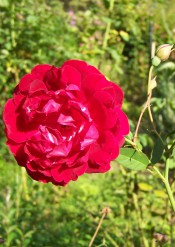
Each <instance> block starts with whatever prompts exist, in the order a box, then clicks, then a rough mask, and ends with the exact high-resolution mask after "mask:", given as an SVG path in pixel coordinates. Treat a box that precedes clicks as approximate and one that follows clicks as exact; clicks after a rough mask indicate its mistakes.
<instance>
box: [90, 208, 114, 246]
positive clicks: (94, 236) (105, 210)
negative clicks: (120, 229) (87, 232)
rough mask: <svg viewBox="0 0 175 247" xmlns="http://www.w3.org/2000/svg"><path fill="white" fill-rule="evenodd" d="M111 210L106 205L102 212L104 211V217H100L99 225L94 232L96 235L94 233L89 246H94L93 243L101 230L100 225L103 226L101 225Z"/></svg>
mask: <svg viewBox="0 0 175 247" xmlns="http://www.w3.org/2000/svg"><path fill="white" fill-rule="evenodd" d="M109 211H110V209H109V208H108V207H106V208H104V209H103V210H102V212H103V214H102V217H101V219H100V221H99V223H98V226H97V228H96V230H95V233H94V235H93V237H92V239H91V241H90V243H89V246H88V247H91V246H92V244H93V242H94V240H95V238H96V236H97V234H98V231H99V229H100V227H101V225H102V223H103V220H104V218H105V216H106V215H107V214H108V213H109Z"/></svg>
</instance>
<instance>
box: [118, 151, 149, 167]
mask: <svg viewBox="0 0 175 247" xmlns="http://www.w3.org/2000/svg"><path fill="white" fill-rule="evenodd" d="M116 161H117V162H118V163H119V164H120V165H122V166H124V167H126V168H129V169H131V170H135V171H139V170H144V169H146V168H147V166H148V164H149V163H150V161H149V159H148V157H147V156H146V155H145V154H144V153H142V152H138V151H136V150H135V149H133V148H121V149H120V155H119V156H118V158H117V160H116Z"/></svg>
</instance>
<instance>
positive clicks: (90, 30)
mask: <svg viewBox="0 0 175 247" xmlns="http://www.w3.org/2000/svg"><path fill="white" fill-rule="evenodd" d="M153 41H154V42H156V45H161V44H163V43H170V44H173V43H174V42H175V1H174V0H159V1H158V0H157V1H156V0H155V1H151V0H142V1H139V0H96V1H93V0H65V1H61V0H35V1H33V0H0V94H1V97H0V112H1V114H2V111H3V107H4V104H5V102H6V100H7V99H8V98H10V97H11V96H12V93H13V89H14V87H15V85H17V83H18V82H19V79H20V77H22V76H23V75H24V74H26V73H28V72H30V70H31V68H32V67H33V66H35V65H36V64H42V63H49V64H53V65H55V66H60V65H61V64H62V63H63V62H64V61H65V60H67V59H82V60H85V61H87V62H88V63H90V64H92V65H94V66H96V67H98V68H99V69H100V70H101V71H102V72H103V73H104V74H105V75H106V76H107V77H108V78H109V79H110V80H112V81H114V82H116V83H118V84H119V85H120V86H121V87H122V89H123V90H124V92H125V102H124V107H123V109H124V110H125V112H126V113H127V115H128V116H129V118H130V122H131V130H133V129H134V127H135V125H136V122H137V120H138V117H139V113H140V110H141V108H142V106H143V104H144V102H145V101H146V87H147V73H148V69H149V66H150V50H151V49H150V47H151V43H152V42H153ZM174 61H175V54H174V53H173V54H172V56H171V58H170V60H169V61H168V62H166V63H163V64H162V65H161V66H159V67H158V69H157V74H158V78H157V81H158V87H157V88H156V89H155V92H154V95H153V99H152V109H153V112H154V118H155V122H156V124H157V127H158V130H159V131H160V132H161V133H164V134H167V133H168V132H169V131H174V130H175V127H174V126H175V114H174V112H175V97H174V95H175V63H174ZM140 131H141V136H140V140H141V144H142V146H143V148H144V149H145V152H147V153H148V155H150V153H149V152H150V150H151V148H152V147H153V145H154V142H155V136H154V135H153V134H152V129H151V128H150V124H149V121H148V120H147V116H145V117H144V119H143V122H142V125H141V129H140ZM0 137H1V139H0V238H3V239H4V240H5V242H4V243H3V244H2V246H4V247H9V246H10V247H15V246H21V247H26V246H30V247H40V246H41V247H42V246H44V247H56V246H60V247H67V246H69V247H79V246H80V247H81V246H82V247H86V246H88V244H89V242H90V240H91V238H92V236H93V234H94V231H95V229H96V227H97V224H98V222H99V220H100V217H101V214H100V212H101V210H102V209H103V208H104V207H105V206H108V207H110V209H111V212H110V213H109V214H108V215H107V216H106V218H105V220H104V222H103V224H102V227H101V229H100V231H99V234H98V235H97V238H96V239H95V242H94V245H93V246H94V247H95V246H99V247H100V246H108V247H112V246H114V247H117V246H119V247H122V246H123V247H142V246H143V247H149V246H151V247H155V246H159V243H158V242H156V241H155V239H154V238H153V235H154V234H155V233H162V234H165V235H167V236H168V238H169V240H168V243H166V245H165V246H172V247H173V246H175V235H174V234H175V229H174V223H175V218H174V216H173V214H172V212H171V208H170V206H169V204H168V198H167V196H166V193H165V190H164V187H163V185H162V184H161V183H160V181H158V180H157V179H156V178H153V177H152V176H151V175H150V174H148V172H142V173H139V174H137V173H135V172H131V171H129V170H125V169H124V168H122V167H120V166H118V165H117V164H116V163H115V162H113V163H112V169H111V171H110V172H108V173H106V174H93V175H84V176H82V177H80V178H79V179H78V181H76V182H71V183H70V184H69V185H67V186H66V187H64V188H61V187H56V186H53V185H51V184H47V185H44V184H41V183H38V182H35V181H32V180H31V179H30V178H29V177H28V176H27V175H26V173H25V171H24V170H23V169H22V168H21V167H18V165H17V164H16V162H15V161H14V159H13V157H12V155H10V154H9V151H8V149H7V147H6V145H5V136H4V126H3V121H2V119H1V120H0ZM170 175H171V179H172V182H173V181H174V180H173V179H174V167H173V165H172V169H171V174H170ZM172 187H173V189H175V188H174V183H173V184H172Z"/></svg>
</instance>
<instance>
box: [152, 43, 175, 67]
mask: <svg viewBox="0 0 175 247" xmlns="http://www.w3.org/2000/svg"><path fill="white" fill-rule="evenodd" d="M173 46H174V45H170V44H164V45H160V46H159V47H158V48H157V51H156V55H155V56H154V57H153V59H152V65H153V66H155V67H156V66H158V65H159V64H160V63H161V61H166V60H167V59H168V58H169V56H170V54H171V52H172V48H173Z"/></svg>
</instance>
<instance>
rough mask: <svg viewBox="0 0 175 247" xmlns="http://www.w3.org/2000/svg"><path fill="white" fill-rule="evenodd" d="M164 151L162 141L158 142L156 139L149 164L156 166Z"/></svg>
mask: <svg viewBox="0 0 175 247" xmlns="http://www.w3.org/2000/svg"><path fill="white" fill-rule="evenodd" d="M164 149H165V146H164V144H163V142H162V140H160V138H159V139H157V141H156V142H155V145H154V148H153V150H152V154H151V163H152V164H153V165H154V164H156V163H157V162H158V161H159V160H160V159H161V157H162V154H163V152H164Z"/></svg>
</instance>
